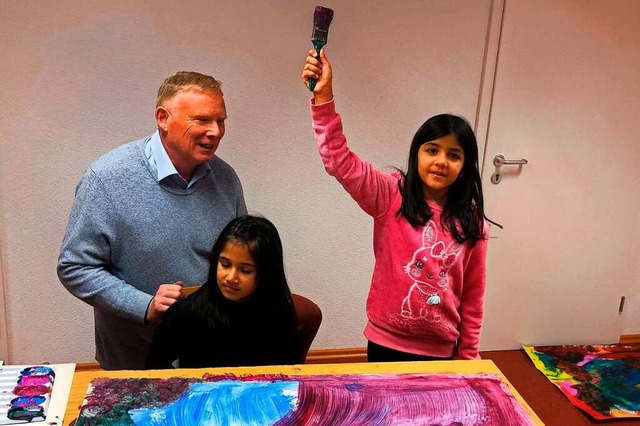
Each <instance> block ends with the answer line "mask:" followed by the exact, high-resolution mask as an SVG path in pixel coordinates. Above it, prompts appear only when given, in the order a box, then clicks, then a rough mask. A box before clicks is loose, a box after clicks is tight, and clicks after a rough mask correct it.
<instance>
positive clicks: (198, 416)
mask: <svg viewBox="0 0 640 426" xmlns="http://www.w3.org/2000/svg"><path fill="white" fill-rule="evenodd" d="M97 424H118V425H171V424H180V425H185V426H188V425H203V424H211V425H214V424H216V425H218V424H220V425H234V424H238V425H240V424H241V425H327V424H331V425H372V424H375V425H387V424H389V425H390V424H396V425H397V424H447V425H449V424H456V425H477V426H480V425H496V424H500V425H533V424H536V423H534V421H533V420H532V418H531V417H530V416H529V413H528V412H527V410H526V409H525V408H524V407H523V406H522V405H521V404H520V402H519V401H518V400H517V399H516V398H515V397H514V396H513V394H512V393H511V392H510V390H509V388H508V386H507V385H506V384H505V383H504V382H503V381H502V380H501V378H500V377H499V376H498V375H496V374H493V373H479V374H475V373H474V374H452V373H451V374H449V373H443V374H440V373H437V374H331V375H301V376H288V375H283V374H261V375H241V376H235V375H233V374H224V375H211V374H205V375H204V376H203V377H202V378H190V377H170V378H98V379H93V380H91V382H90V385H89V389H88V391H87V394H86V396H85V401H84V403H83V405H82V407H81V409H80V416H79V417H78V419H77V422H76V426H88V425H97Z"/></svg>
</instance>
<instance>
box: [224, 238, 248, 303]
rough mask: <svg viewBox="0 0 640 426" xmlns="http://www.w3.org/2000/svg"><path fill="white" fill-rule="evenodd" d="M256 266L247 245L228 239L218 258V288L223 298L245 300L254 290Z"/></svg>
mask: <svg viewBox="0 0 640 426" xmlns="http://www.w3.org/2000/svg"><path fill="white" fill-rule="evenodd" d="M256 271H257V267H256V264H255V262H254V261H253V258H252V257H251V254H250V253H249V247H247V245H246V244H244V243H238V242H233V241H229V242H227V243H226V244H225V245H224V248H223V249H222V252H221V253H220V257H219V258H218V270H217V280H218V288H220V291H221V292H222V295H223V296H224V297H225V299H227V300H230V301H232V302H246V301H247V300H249V298H250V297H251V295H252V294H253V292H254V291H256Z"/></svg>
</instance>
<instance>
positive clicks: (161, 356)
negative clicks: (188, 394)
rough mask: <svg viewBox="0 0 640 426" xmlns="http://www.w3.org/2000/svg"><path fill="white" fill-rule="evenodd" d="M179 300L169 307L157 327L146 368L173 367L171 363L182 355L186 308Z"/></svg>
mask: <svg viewBox="0 0 640 426" xmlns="http://www.w3.org/2000/svg"><path fill="white" fill-rule="evenodd" d="M181 305H182V303H180V302H177V303H174V304H173V305H172V306H170V307H169V309H168V310H167V312H166V313H165V317H164V320H163V321H162V322H161V323H160V324H159V325H158V327H157V328H156V331H155V334H154V335H153V340H152V341H151V347H150V348H149V353H148V354H147V360H146V362H145V366H144V368H145V369H166V368H173V366H172V365H171V364H172V363H173V362H174V361H175V360H176V359H178V357H179V356H180V352H179V350H180V348H181V347H182V344H181V341H180V340H181V336H182V335H183V334H184V331H185V330H184V327H183V324H184V309H182V306H181Z"/></svg>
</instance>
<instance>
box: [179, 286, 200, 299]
mask: <svg viewBox="0 0 640 426" xmlns="http://www.w3.org/2000/svg"><path fill="white" fill-rule="evenodd" d="M199 288H200V286H199V285H195V286H191V287H182V298H185V297H187V296H188V295H190V294H191V293H193V292H195V291H196V290H198V289H199Z"/></svg>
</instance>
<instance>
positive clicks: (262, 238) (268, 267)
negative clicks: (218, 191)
mask: <svg viewBox="0 0 640 426" xmlns="http://www.w3.org/2000/svg"><path fill="white" fill-rule="evenodd" d="M228 242H232V243H236V244H246V246H247V247H248V249H249V253H250V255H251V257H252V258H253V261H254V262H255V265H256V290H255V291H254V293H253V294H252V295H251V297H250V298H249V300H248V301H247V302H233V301H229V300H227V299H226V298H225V297H224V295H223V294H222V292H221V291H220V288H219V287H218V282H217V268H218V259H219V257H220V253H221V252H222V250H223V249H224V247H225V245H226V244H227V243H228ZM210 261H211V266H210V269H209V278H208V280H207V282H206V284H204V285H203V286H202V287H201V288H200V289H199V290H198V291H196V292H195V293H194V294H193V295H192V296H191V298H192V300H191V304H190V306H191V309H192V312H194V313H195V314H196V315H198V316H199V317H200V318H202V319H203V320H204V321H206V322H207V323H208V324H209V325H210V327H212V328H214V329H219V330H222V331H225V329H227V330H232V329H233V328H234V327H235V326H236V324H234V321H239V320H241V321H245V322H246V321H248V322H249V323H250V326H252V327H254V328H256V327H257V328H259V329H260V330H264V331H265V333H266V334H269V333H270V332H269V330H275V331H276V332H277V333H279V334H281V335H288V336H291V335H292V334H291V333H293V334H295V330H296V317H295V309H294V307H293V300H292V298H291V291H290V290H289V285H288V284H287V278H286V276H285V272H284V259H283V250H282V241H281V240H280V235H279V234H278V230H277V229H276V227H275V226H274V225H273V223H271V222H270V221H269V220H268V219H266V218H264V217H260V216H251V215H245V216H240V217H237V218H235V219H233V220H232V221H231V222H229V223H228V224H227V226H225V228H224V229H223V230H222V232H221V233H220V236H219V237H218V240H217V241H216V243H215V244H214V246H213V249H212V251H211V256H210ZM240 305H246V306H244V308H246V309H242V315H243V317H246V316H247V314H248V315H250V316H251V318H248V319H247V318H237V317H236V316H234V315H233V313H234V312H236V311H237V309H238V308H239V306H240ZM262 337H265V338H267V336H266V335H263V336H262Z"/></svg>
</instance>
